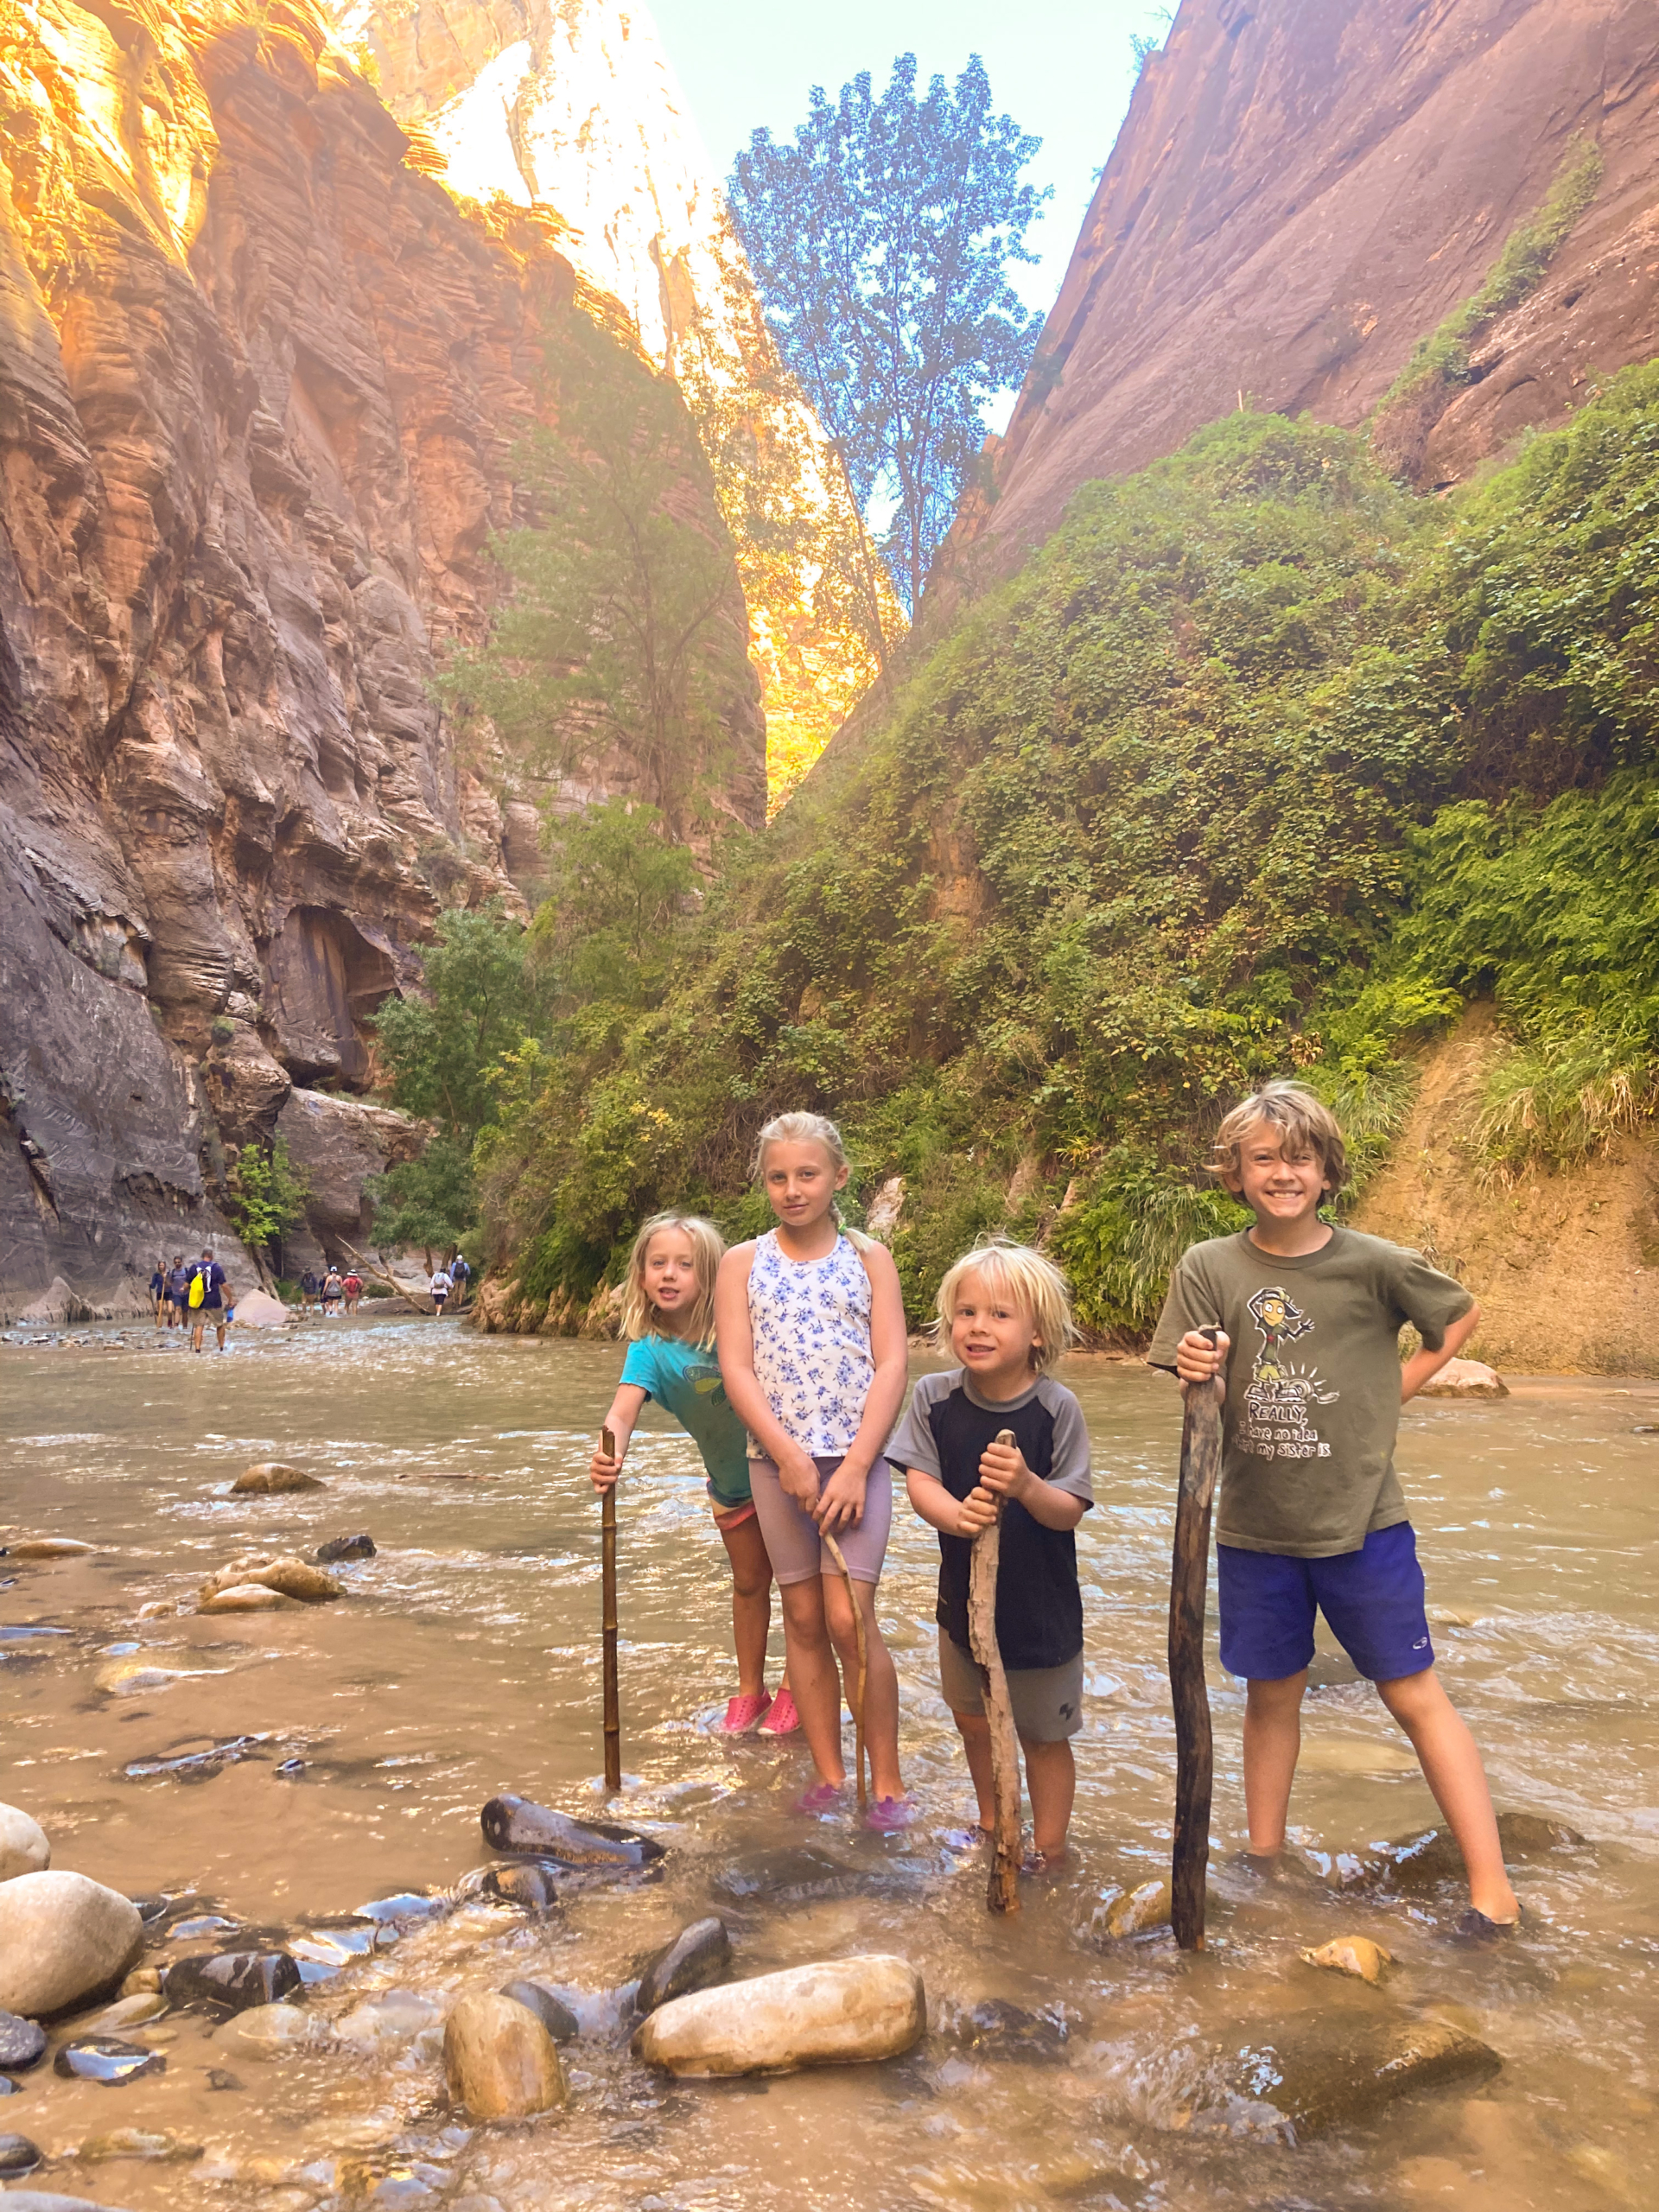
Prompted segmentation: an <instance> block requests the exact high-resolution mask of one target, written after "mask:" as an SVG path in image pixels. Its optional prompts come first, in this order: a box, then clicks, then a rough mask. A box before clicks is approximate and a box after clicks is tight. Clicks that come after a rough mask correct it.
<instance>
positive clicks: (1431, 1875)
mask: <svg viewBox="0 0 1659 2212" xmlns="http://www.w3.org/2000/svg"><path fill="white" fill-rule="evenodd" d="M1497 1840H1498V1842H1499V1843H1500V1844H1501V1845H1502V1846H1503V1857H1504V1860H1505V1862H1506V1864H1508V1865H1510V1866H1514V1865H1516V1864H1517V1863H1519V1862H1520V1861H1522V1860H1525V1859H1545V1858H1548V1856H1549V1854H1550V1853H1552V1852H1556V1851H1574V1850H1580V1849H1581V1848H1582V1847H1583V1846H1584V1841H1585V1839H1584V1838H1583V1836H1581V1835H1580V1834H1579V1832H1578V1830H1577V1829H1576V1828H1570V1827H1567V1823H1566V1822H1565V1821H1551V1820H1546V1819H1545V1818H1543V1817H1542V1816H1541V1815H1539V1814H1537V1813H1500V1814H1499V1815H1498V1816H1497ZM1376 1871H1377V1872H1378V1873H1379V1874H1380V1875H1381V1877H1382V1878H1383V1880H1384V1881H1386V1882H1387V1883H1388V1884H1389V1885H1390V1886H1391V1887H1393V1888H1395V1889H1402V1890H1427V1889H1432V1888H1433V1886H1434V1885H1436V1884H1437V1883H1440V1882H1460V1881H1462V1879H1463V1878H1464V1872H1463V1854H1462V1853H1461V1852H1460V1851H1459V1849H1458V1846H1457V1841H1456V1839H1455V1838H1454V1837H1453V1836H1452V1833H1451V1831H1450V1830H1449V1829H1446V1828H1427V1829H1425V1830H1423V1831H1422V1832H1421V1834H1417V1835H1409V1836H1396V1837H1395V1840H1394V1841H1393V1842H1391V1843H1384V1844H1379V1845H1378V1846H1377V1847H1376Z"/></svg>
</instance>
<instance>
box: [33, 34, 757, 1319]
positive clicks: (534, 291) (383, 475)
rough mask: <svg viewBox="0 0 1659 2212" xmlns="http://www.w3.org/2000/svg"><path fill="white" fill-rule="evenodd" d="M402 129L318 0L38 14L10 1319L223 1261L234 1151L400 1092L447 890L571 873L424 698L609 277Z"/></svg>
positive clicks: (736, 711) (465, 623) (483, 589)
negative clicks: (562, 349) (225, 1183)
mask: <svg viewBox="0 0 1659 2212" xmlns="http://www.w3.org/2000/svg"><path fill="white" fill-rule="evenodd" d="M407 143H408V142H407V140H406V139H405V137H404V134H403V132H402V131H401V130H400V129H399V128H398V127H397V124H395V123H394V122H393V121H392V119H391V117H390V116H388V115H387V114H386V112H385V110H384V109H383V108H382V106H381V105H380V104H379V102H378V100H377V99H376V98H375V96H374V94H373V93H372V92H371V91H370V90H369V89H368V87H367V86H365V85H364V84H363V83H362V82H361V81H360V80H359V79H358V78H357V77H356V75H355V74H354V73H353V70H352V69H351V67H350V65H349V63H348V62H347V61H346V58H345V57H344V55H343V54H341V53H340V49H338V48H335V47H334V46H333V45H331V43H330V40H329V36H328V34H327V31H326V29H325V28H324V26H323V24H322V22H321V19H320V18H319V17H318V16H316V15H315V13H314V12H313V11H312V10H311V9H310V8H309V6H308V4H306V0H291V4H290V0H272V4H270V5H269V6H264V5H260V6H257V7H254V6H246V7H244V6H241V5H238V4H235V0H200V4H197V5H194V6H192V5H188V4H178V5H174V4H163V0H100V5H99V10H98V11H97V12H96V13H92V12H91V11H89V10H86V9H83V8H82V7H80V6H78V5H77V4H75V0H0V187H3V189H0V330H3V333H4V342H3V345H0V1312H10V1311H15V1310H17V1309H18V1308H19V1307H21V1306H23V1305H25V1304H27V1303H28V1301H29V1299H30V1298H31V1297H33V1296H34V1295H35V1294H36V1293H38V1292H39V1291H40V1290H41V1288H43V1287H45V1286H46V1285H47V1284H48V1283H50V1282H52V1281H54V1278H59V1277H61V1278H63V1279H64V1280H65V1281H67V1284H68V1285H69V1286H70V1287H71V1288H72V1289H73V1291H74V1292H75V1293H76V1294H77V1295H79V1297H81V1298H83V1299H85V1300H87V1301H88V1302H89V1303H91V1304H93V1305H99V1304H103V1303H108V1302H111V1300H116V1301H117V1302H119V1300H121V1299H122V1297H124V1296H126V1295H130V1290H131V1287H132V1286H131V1276H132V1274H133V1273H134V1272H135V1271H137V1272H139V1273H141V1274H143V1275H144V1276H147V1275H148V1273H149V1264H150V1261H151V1259H152V1257H153V1256H154V1254H155V1252H156V1250H157V1249H159V1247H160V1246H161V1245H162V1243H165V1244H167V1245H168V1247H174V1246H175V1245H179V1244H184V1243H189V1242H194V1241H196V1240H197V1239H199V1237H200V1236H202V1235H204V1234H212V1235H213V1236H215V1239H216V1241H217V1242H219V1243H221V1244H223V1243H224V1242H225V1241H226V1238H225V1232H224V1226H223V1224H222V1222H220V1221H219V1220H218V1218H217V1217H216V1216H215V1213H214V1210H213V1198H214V1194H215V1191H216V1189H218V1188H219V1187H220V1185H219V1178H220V1177H221V1176H222V1173H223V1170H224V1166H225V1159H226V1154H225V1151H224V1149H223V1143H222V1141H223V1142H228V1143H229V1144H231V1145H232V1146H233V1145H234V1144H235V1143H238V1142H243V1141H248V1140H249V1139H251V1138H255V1137H258V1136H262V1135H267V1136H268V1135H270V1132H271V1131H272V1130H273V1129H274V1128H275V1126H276V1122H277V1116H278V1114H279V1113H280V1112H282V1111H283V1107H284V1101H285V1100H286V1099H287V1097H288V1095H289V1090H290V1087H291V1086H292V1085H293V1084H295V1083H296V1082H297V1083H299V1084H302V1085H313V1086H315V1085H317V1084H328V1085H331V1086H334V1087H344V1088H346V1089H347V1090H351V1089H360V1088H362V1087H364V1086H365V1084H366V1083H367V1081H368V1079H369V1077H370V1074H371V1067H370V1042H369V1039H368V1035H367V1033H366V1032H365V1021H366V1019H367V1017H368V1016H369V1015H370V1014H372V1012H373V1010H374V1008H375V1007H377V1006H378V1004H379V1003H380V1002H381V1001H382V1000H383V999H384V998H385V996H386V995H387V994H388V993H389V992H391V991H394V990H397V989H400V988H404V987H406V986H407V985H409V984H410V983H411V982H414V981H415V980H416V978H417V976H418V974H419V954H418V946H419V944H420V942H421V940H422V938H423V936H424V935H425V934H426V933H427V931H429V927H430V924H431V921H432V918H433V916H434V914H435V912H436V911H437V908H438V906H439V904H440V894H442V899H445V900H450V901H452V900H454V899H456V898H457V897H465V896H467V895H479V894H481V893H486V892H487V891H489V890H492V889H502V890H505V889H507V888H509V886H508V884H507V876H506V862H507V860H508V858H509V834H510V832H511V833H512V834H513V835H514V836H516V838H517V841H518V845H519V847H520V848H521V849H523V848H526V847H527V848H528V849H529V851H530V853H531V854H532V855H533V852H534V842H533V825H531V824H525V823H518V824H517V825H512V824H507V823H504V821H503V818H502V815H501V812H500V810H499V808H498V806H497V805H496V804H495V801H494V800H493V798H492V796H491V795H490V792H489V791H488V790H487V789H486V787H485V786H484V785H482V784H481V783H480V781H479V780H477V779H474V777H473V776H472V775H470V774H469V773H468V772H467V768H466V767H465V766H464V765H463V764H462V763H461V761H459V760H458V759H457V757H456V753H455V747H454V742H453V740H452V735H451V733H450V731H449V729H448V727H447V724H446V722H445V720H444V717H443V715H442V714H441V712H440V709H439V708H438V705H437V703H436V702H435V698H434V696H433V695H432V692H431V690H430V689H429V679H430V677H431V674H432V671H433V667H434V664H435V656H436V655H437V654H439V653H440V652H442V649H443V647H444V646H445V645H447V644H448V643H449V642H450V641H452V640H456V639H460V640H472V639H476V638H477V637H479V636H480V635H481V634H482V632H483V630H484V628H485V626H486V622H487V619H488V615H489V612H490V606H491V594H492V591H493V588H494V572H493V569H492V567H491V564H490V563H489V562H488V560H487V559H486V557H485V555H484V547H485V544H486V538H487V536H488V534H489V532H490V531H492V530H493V529H494V528H497V527H499V526H501V525H503V524H506V523H507V522H509V521H510V520H512V518H513V517H514V486H513V480H512V455H513V449H514V445H515V442H516V440H517V439H518V435H520V433H521V432H522V430H523V429H524V427H525V426H526V425H527V424H528V423H530V422H531V420H532V419H533V417H534V416H535V413H536V407H537V402H536V398H535V383H536V371H537V360H538V358H539V349H540V346H541V343H542V340H543V334H545V333H546V332H547V331H548V330H550V328H551V327H554V326H555V325H556V321H557V319H558V318H560V317H562V316H569V315H574V314H577V313H580V312H581V311H582V309H581V308H580V306H579V304H578V302H577V298H576V294H577V284H576V278H575V271H574V270H573V269H572V267H571V264H570V263H569V261H568V259H566V258H565V257H563V256H562V255H560V254H559V253H557V252H556V251H554V250H553V249H552V247H551V245H550V243H549V240H548V226H547V225H546V224H545V223H543V222H539V221H538V220H537V218H536V217H535V216H533V215H516V214H513V213H511V211H507V212H505V213H502V214H501V215H500V216H499V217H498V219H496V220H495V221H494V222H493V224H488V225H486V223H484V222H483V221H481V220H469V219H467V217H466V216H465V215H464V214H463V213H461V211H459V210H458V209H457V207H455V205H454V201H453V200H451V199H450V197H449V196H448V194H446V193H444V192H443V191H442V189H441V188H439V187H438V186H436V185H435V184H434V183H432V182H431V181H429V180H427V179H424V178H423V177H422V176H420V175H416V174H415V173H414V172H412V171H411V170H410V169H409V168H406V167H405V166H404V159H403V157H404V152H405V150H406V147H407ZM614 352H615V362H616V373H617V374H618V375H619V376H622V375H636V376H643V375H645V373H646V371H645V366H644V365H643V364H642V363H640V362H639V360H638V359H636V358H634V357H632V355H630V354H629V353H628V352H627V350H626V346H624V345H622V344H621V343H620V342H619V343H617V344H616V346H615V347H614ZM687 448H688V453H689V454H690V455H692V456H694V457H695V456H696V446H695V441H694V439H693V437H692V434H691V432H690V425H689V423H688V426H687ZM686 496H687V499H689V500H690V501H692V502H693V503H695V504H696V505H699V507H700V511H701V512H704V513H706V514H707V515H708V516H709V521H710V526H711V527H714V528H717V527H718V524H717V523H716V522H715V513H714V507H713V502H712V494H711V493H710V491H709V487H708V483H707V478H706V473H705V472H704V471H703V468H702V462H701V460H700V458H694V459H693V460H692V461H688V480H687V493H686ZM743 622H744V612H743V607H742V605H741V597H740V595H739V594H738V592H737V590H736V588H735V586H734V591H733V605H732V607H731V610H730V615H729V624H728V626H729V628H730V630H731V632H732V635H733V639H734V641H735V643H736V646H737V666H738V669H739V671H740V673H739V676H738V677H736V678H735V679H734V683H733V690H732V696H731V700H730V705H729V709H728V715H727V717H726V719H727V723H728V736H729V738H730V741H731V749H732V752H733V753H734V757H735V759H736V761H737V764H738V766H737V769H736V772H735V774H734V777H733V779H731V783H730V785H729V790H728V799H729V804H731V805H732V807H733V809H734V811H736V812H737V813H739V814H740V815H741V816H742V817H744V818H745V819H747V820H750V821H755V820H758V819H759V817H760V810H761V807H762V804H763V800H764V782H763V772H762V748H763V734H762V727H761V722H760V715H759V712H758V708H757V704H756V701H755V697H754V691H753V683H752V681H751V680H750V679H749V677H748V672H747V667H746V666H745V665H744V664H742V661H741V639H742V636H743ZM601 785H602V786H603V787H605V788H609V789H623V790H626V789H631V788H639V780H638V778H637V776H635V775H634V774H633V772H632V769H631V767H630V765H629V764H628V763H627V762H626V761H625V760H617V761H615V762H613V763H612V764H611V765H610V771H609V772H608V774H607V775H603V776H601ZM527 830H528V831H529V832H530V834H528V835H527V834H526V833H527ZM204 1058H206V1059H207V1078H206V1082H205V1083H204V1077H203V1075H202V1072H201V1070H200V1063H202V1062H203V1060H204ZM210 1091H211V1094H212V1095H211V1097H210V1096H209V1095H208V1094H209V1092H210ZM309 1119H315V1116H310V1117H309ZM307 1125H309V1120H308V1124H307ZM361 1134H362V1133H361V1132H360V1131H357V1130H355V1129H354V1128H353V1129H352V1130H350V1131H349V1132H348V1133H347V1135H348V1137H349V1139H350V1141H357V1140H358V1138H359V1137H360V1135H361ZM221 1140H222V1141H221ZM330 1142H331V1143H332V1140H330ZM322 1148H323V1150H324V1151H327V1150H328V1148H329V1146H328V1145H327V1144H325V1145H324V1146H323V1147H322ZM333 1149H334V1151H335V1152H338V1151H339V1150H340V1146H339V1145H338V1144H334V1145H333ZM331 1203H332V1204H334V1208H335V1211H337V1212H339V1213H340V1216H341V1217H342V1218H343V1217H344V1215H345V1214H346V1211H349V1208H348V1205H347V1200H346V1197H345V1195H343V1194H339V1193H337V1194H335V1196H334V1199H333V1200H332V1201H331Z"/></svg>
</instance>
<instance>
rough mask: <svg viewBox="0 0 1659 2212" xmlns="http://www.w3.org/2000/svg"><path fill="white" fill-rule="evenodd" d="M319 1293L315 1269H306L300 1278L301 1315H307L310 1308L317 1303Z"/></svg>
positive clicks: (319, 1286)
mask: <svg viewBox="0 0 1659 2212" xmlns="http://www.w3.org/2000/svg"><path fill="white" fill-rule="evenodd" d="M320 1294H321V1284H320V1283H319V1282H318V1281H317V1271H316V1269H315V1268H307V1269H306V1271H305V1273H304V1274H302V1276H301V1277H300V1311H301V1313H309V1312H310V1311H311V1309H312V1307H313V1306H315V1304H316V1302H317V1299H318V1297H319V1295H320Z"/></svg>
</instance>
